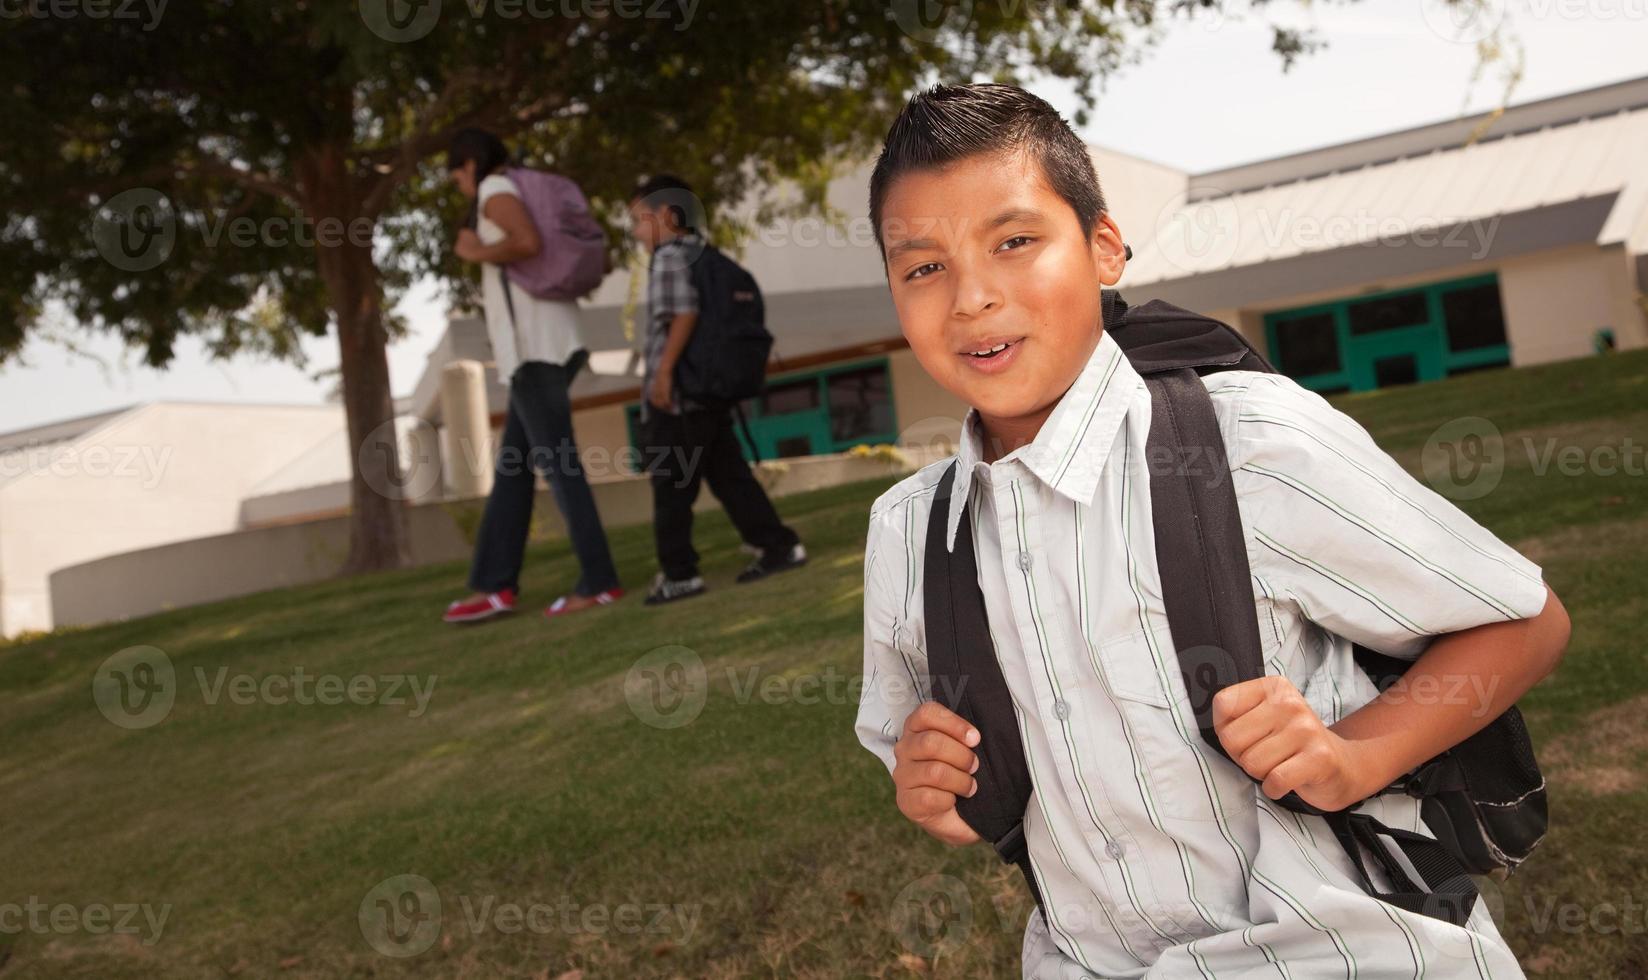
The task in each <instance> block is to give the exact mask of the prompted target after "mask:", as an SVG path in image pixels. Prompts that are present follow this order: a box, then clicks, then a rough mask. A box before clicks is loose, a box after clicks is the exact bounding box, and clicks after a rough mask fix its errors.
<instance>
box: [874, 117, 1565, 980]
mask: <svg viewBox="0 0 1648 980" xmlns="http://www.w3.org/2000/svg"><path fill="white" fill-rule="evenodd" d="M870 216H871V221H872V225H873V226H874V228H875V230H876V234H877V239H878V243H879V244H880V246H881V248H882V254H883V257H884V260H885V264H886V272H887V278H888V283H889V286H890V289H891V291H892V298H893V302H894V306H895V308H896V309H897V311H898V315H899V321H900V325H901V327H902V329H903V332H904V335H905V337H906V339H907V340H908V341H909V344H910V347H911V349H912V351H913V352H914V353H915V355H916V357H917V359H918V360H919V361H920V362H921V364H922V366H923V367H924V368H925V369H926V370H927V371H928V373H929V374H931V375H932V376H933V378H934V379H935V380H936V381H938V383H939V384H940V385H942V386H943V387H944V388H946V389H947V390H949V391H951V392H952V393H954V394H955V395H957V396H958V397H960V398H962V399H963V400H964V401H966V402H967V403H968V404H969V405H970V406H971V409H970V410H969V412H968V414H967V418H966V420H965V421H964V423H963V427H962V438H961V446H960V449H959V451H958V454H957V457H956V458H955V459H953V460H942V461H939V462H937V463H934V464H931V465H929V466H927V467H925V468H923V469H922V470H921V471H919V472H918V473H916V474H914V475H912V476H911V477H909V478H907V479H905V480H904V481H902V482H900V483H899V484H898V485H896V486H894V487H893V488H892V489H891V490H889V491H888V492H887V493H886V494H884V495H882V497H881V498H880V499H879V500H877V501H876V503H875V505H874V507H873V508H872V510H871V515H870V525H869V532H868V539H867V542H866V549H865V588H864V673H865V682H866V683H865V688H864V696H863V699H862V701H861V703H860V707H859V713H858V719H857V726H856V731H857V734H858V737H859V740H860V741H861V742H862V743H863V744H864V745H865V747H866V748H868V749H870V751H872V752H873V753H875V754H876V756H877V757H878V758H879V759H880V760H881V761H882V762H883V764H884V765H886V767H887V768H888V770H889V771H890V773H891V775H892V779H893V784H894V789H895V797H896V802H897V805H898V807H899V810H900V811H901V812H902V813H903V814H904V815H905V816H906V817H907V818H909V819H910V820H911V821H912V822H914V823H915V824H917V825H918V826H920V827H921V828H922V829H923V830H925V831H927V832H928V833H929V834H931V835H933V836H935V837H937V838H939V839H940V840H943V841H945V842H947V843H950V844H955V845H961V844H968V843H974V842H977V841H979V840H980V839H987V840H989V842H990V843H992V844H993V845H995V846H996V848H997V850H998V851H999V852H1000V853H1001V855H1002V856H1003V857H1004V858H1006V859H1008V860H1012V861H1014V862H1015V863H1018V864H1019V866H1020V867H1021V868H1022V869H1024V871H1025V873H1026V877H1027V879H1028V883H1029V886H1030V890H1031V893H1032V895H1033V896H1034V898H1035V899H1036V903H1037V910H1036V911H1035V912H1034V913H1033V914H1032V916H1031V919H1030V922H1029V925H1028V927H1027V928H1026V931H1025V936H1024V946H1023V973H1024V975H1025V976H1026V977H1036V978H1072V980H1073V978H1076V977H1094V976H1098V977H1139V976H1149V977H1164V978H1166V977H1171V978H1178V977H1191V976H1202V977H1235V976H1243V977H1246V976H1281V977H1298V978H1305V977H1374V976H1378V977H1397V976H1402V977H1419V976H1421V975H1424V976H1430V977H1478V976H1481V977H1487V976H1493V977H1507V976H1520V975H1521V971H1520V969H1519V968H1518V966H1517V963H1516V960H1515V958H1514V956H1513V955H1512V954H1511V952H1510V950H1509V949H1508V948H1507V946H1506V945H1505V943H1504V941H1503V939H1501V937H1500V936H1499V934H1498V931H1497V930H1496V928H1495V926H1494V924H1493V921H1492V919H1491V917H1490V915H1489V910H1488V909H1487V908H1486V907H1485V903H1482V902H1472V901H1471V900H1472V899H1474V898H1475V893H1474V891H1472V890H1470V889H1471V885H1470V880H1469V878H1468V877H1465V875H1464V874H1463V872H1462V871H1459V870H1458V868H1459V866H1460V863H1461V862H1460V861H1459V860H1458V858H1457V857H1455V856H1454V855H1459V854H1464V855H1467V856H1468V855H1469V854H1470V853H1471V851H1472V848H1471V847H1469V846H1467V845H1468V844H1469V841H1467V840H1465V839H1464V838H1465V837H1468V836H1469V832H1475V833H1476V835H1477V839H1478V840H1479V841H1480V840H1481V839H1482V838H1483V837H1484V836H1486V837H1487V838H1489V839H1492V840H1494V841H1495V842H1496V843H1498V844H1502V845H1504V846H1506V847H1509V848H1510V849H1512V850H1515V851H1516V852H1517V853H1516V854H1510V855H1506V854H1500V853H1498V852H1495V854H1496V856H1497V857H1498V859H1499V860H1497V862H1489V863H1494V864H1495V866H1497V867H1501V868H1508V867H1513V866H1514V863H1515V860H1516V859H1517V858H1518V857H1520V856H1523V855H1525V854H1526V852H1527V850H1528V849H1530V848H1531V847H1532V845H1533V843H1536V842H1537V834H1535V835H1534V836H1532V837H1531V838H1530V837H1528V836H1527V835H1523V836H1522V837H1520V838H1518V837H1517V833H1516V832H1517V831H1519V830H1523V829H1526V828H1525V827H1524V826H1522V825H1520V824H1518V825H1516V826H1512V827H1509V828H1507V827H1504V826H1500V825H1499V823H1498V820H1499V817H1498V815H1495V816H1492V817H1485V818H1483V823H1484V826H1475V825H1474V824H1476V823H1477V821H1475V820H1469V821H1464V820H1462V821H1461V822H1459V823H1457V824H1453V825H1452V826H1454V827H1456V828H1459V829H1460V830H1461V832H1462V836H1461V839H1460V840H1458V841H1454V842H1449V844H1448V846H1443V844H1442V843H1439V841H1438V839H1437V835H1436V833H1435V831H1434V828H1433V821H1434V823H1435V824H1436V825H1443V826H1448V824H1447V822H1446V821H1445V820H1443V819H1441V817H1440V816H1439V815H1438V814H1437V813H1436V812H1435V808H1434V807H1432V806H1431V804H1432V803H1433V802H1435V801H1437V800H1439V799H1441V798H1442V796H1441V795H1439V794H1441V793H1443V792H1452V793H1453V796H1451V797H1449V799H1456V798H1463V797H1465V796H1468V795H1469V794H1467V793H1465V792H1464V790H1462V789H1460V788H1458V787H1453V788H1452V789H1450V788H1449V787H1446V786H1442V785H1439V784H1440V783H1443V782H1446V780H1440V779H1436V778H1432V777H1433V776H1434V774H1435V773H1436V772H1438V771H1441V770H1438V769H1434V768H1422V767H1425V766H1427V764H1429V763H1430V762H1431V760H1434V759H1438V758H1439V757H1445V756H1446V755H1447V753H1449V752H1450V750H1455V747H1456V746H1457V747H1458V748H1459V750H1463V748H1464V745H1463V744H1462V743H1467V742H1468V741H1469V740H1471V739H1476V738H1481V737H1483V736H1484V735H1485V734H1486V733H1488V732H1489V731H1490V730H1493V729H1495V726H1499V725H1501V724H1502V723H1505V722H1506V719H1509V718H1511V717H1512V716H1513V715H1514V709H1512V705H1513V704H1514V702H1515V701H1516V700H1517V698H1519V697H1520V696H1521V695H1522V694H1523V693H1524V692H1526V691H1527V690H1528V689H1529V688H1531V687H1532V686H1533V685H1534V684H1535V683H1536V682H1537V681H1538V680H1539V679H1540V678H1542V677H1544V676H1545V675H1546V674H1547V673H1549V672H1550V671H1551V670H1552V669H1553V668H1554V667H1555V665H1556V663H1557V662H1558V661H1559V660H1560V658H1561V655H1562V652H1563V650H1564V648H1565V646H1566V644H1567V638H1568V631H1569V623H1568V619H1567V615H1566V613H1565V611H1564V610H1563V608H1562V604H1561V602H1560V601H1559V600H1558V599H1557V598H1556V596H1555V595H1554V594H1553V593H1552V592H1551V591H1550V590H1549V588H1548V587H1547V586H1546V585H1545V583H1544V582H1543V581H1542V579H1541V576H1540V570H1539V568H1538V566H1536V565H1535V564H1533V563H1532V562H1530V561H1528V560H1527V559H1526V558H1524V557H1523V556H1521V555H1520V554H1518V553H1517V552H1516V551H1514V550H1512V549H1511V548H1509V547H1507V546H1506V545H1505V544H1503V543H1502V542H1500V541H1499V540H1497V539H1496V538H1495V537H1494V536H1493V535H1492V534H1491V533H1489V532H1488V531H1487V530H1485V529H1484V528H1482V527H1481V526H1479V525H1478V524H1476V523H1475V522H1473V521H1472V520H1471V519H1470V518H1468V517H1467V516H1466V515H1464V514H1463V513H1462V512H1460V511H1459V510H1458V509H1457V508H1456V507H1454V506H1453V505H1452V504H1450V503H1449V502H1448V501H1446V500H1444V499H1443V498H1441V497H1440V496H1439V495H1437V494H1436V493H1434V492H1432V491H1431V490H1429V489H1428V488H1426V487H1425V486H1423V485H1422V484H1420V483H1418V482H1417V481H1416V480H1414V479H1413V478H1412V477H1411V476H1410V475H1409V474H1408V473H1407V472H1406V471H1404V470H1403V469H1402V468H1401V467H1400V466H1399V465H1397V464H1396V463H1395V461H1393V460H1392V459H1391V458H1390V457H1389V456H1388V455H1387V454H1385V453H1384V452H1382V451H1381V450H1380V449H1379V448H1378V446H1377V445H1375V444H1374V442H1373V441H1372V439H1371V438H1370V437H1369V436H1368V434H1367V433H1366V432H1365V431H1364V430H1363V429H1362V428H1361V427H1360V426H1359V425H1357V424H1356V422H1354V421H1353V420H1351V419H1350V418H1349V417H1348V416H1345V415H1344V414H1342V413H1340V412H1338V411H1337V410H1335V409H1334V408H1332V407H1331V406H1330V405H1328V404H1327V402H1326V401H1324V400H1323V399H1322V398H1321V397H1320V396H1318V395H1316V394H1314V393H1313V392H1310V391H1308V390H1306V389H1304V388H1302V387H1301V386H1299V385H1298V384H1297V383H1295V382H1293V381H1292V380H1291V379H1288V378H1286V377H1284V376H1281V375H1278V374H1274V373H1269V371H1268V368H1269V366H1268V365H1267V364H1265V363H1264V362H1263V359H1262V358H1259V357H1258V356H1257V355H1256V354H1254V353H1253V352H1252V351H1251V350H1250V349H1247V348H1246V344H1245V342H1243V341H1240V339H1239V338H1236V337H1235V335H1234V334H1233V333H1232V332H1231V331H1229V330H1228V328H1225V327H1223V326H1222V325H1220V324H1217V323H1216V322H1214V321H1210V320H1207V319H1206V318H1202V317H1198V316H1196V315H1195V314H1192V313H1189V312H1188V311H1183V310H1177V309H1176V308H1173V307H1169V306H1167V305H1166V304H1161V303H1150V304H1145V305H1144V306H1141V307H1139V308H1137V309H1135V310H1129V309H1128V308H1127V306H1126V304H1125V303H1123V302H1122V301H1121V299H1120V297H1119V296H1117V295H1116V294H1115V293H1114V292H1112V291H1110V290H1107V289H1104V288H1103V287H1105V286H1109V285H1113V284H1114V283H1116V282H1117V280H1118V279H1120V277H1121V275H1122V272H1123V269H1124V268H1125V264H1126V260H1127V257H1128V256H1129V254H1130V251H1129V249H1128V247H1127V246H1126V245H1124V244H1123V242H1122V239H1121V233H1120V231H1119V230H1118V228H1117V227H1116V224H1115V222H1114V221H1113V220H1112V219H1111V217H1110V216H1109V215H1108V214H1107V212H1106V208H1105V203H1104V199H1103V196H1102V193H1101V191H1100V188H1099V184H1098V180H1097V177H1096V175H1095V174H1094V172H1093V166H1092V161H1091V158H1090V157H1089V155H1088V153H1087V149H1086V147H1085V146H1084V145H1083V144H1082V142H1081V140H1080V139H1079V138H1078V137H1077V136H1076V135H1075V134H1074V133H1073V132H1072V131H1071V130H1070V128H1069V127H1068V125H1067V124H1066V123H1065V122H1064V120H1063V119H1061V118H1060V117H1059V115H1058V113H1057V112H1056V111H1055V110H1053V108H1052V107H1051V106H1049V105H1048V104H1047V103H1046V102H1044V101H1043V100H1041V99H1039V98H1036V97H1035V96H1033V95H1031V94H1029V93H1028V92H1025V91H1023V90H1022V89H1019V88H1015V87H1012V86H1002V85H969V86H959V87H944V86H941V87H937V88H934V89H932V90H930V91H927V92H924V93H921V94H919V95H918V96H916V97H915V98H914V99H912V100H911V101H910V103H909V105H908V106H907V107H906V108H905V109H904V111H903V112H902V113H901V114H900V116H899V117H898V119H897V120H896V121H895V122H894V124H893V126H892V128H891V129H890V131H889V133H888V135H887V140H886V144H885V146H884V148H883V150H882V154H881V157H880V159H879V161H878V162H877V165H876V168H875V171H874V174H873V176H872V178H871V187H870ZM1112 331H1116V332H1117V334H1118V335H1119V336H1121V337H1123V338H1124V340H1125V342H1126V343H1125V349H1124V344H1123V343H1120V342H1118V340H1117V337H1116V336H1113V335H1112ZM1141 331H1144V332H1145V333H1143V334H1141V333H1140V332H1141ZM1156 338H1161V339H1162V340H1163V341H1167V340H1171V341H1172V342H1171V343H1168V342H1160V343H1147V342H1146V341H1147V340H1150V339H1156ZM1232 342H1234V344H1235V346H1234V347H1232V346H1231V343H1232ZM1136 364H1137V365H1138V366H1137V367H1136V366H1135V365H1136ZM1192 368H1193V369H1194V370H1192ZM1162 446H1170V447H1174V448H1176V449H1177V450H1178V451H1177V452H1176V453H1173V454H1168V455H1167V456H1166V457H1165V458H1164V457H1163V455H1162V454H1160V453H1156V452H1152V450H1154V449H1158V448H1160V447H1162ZM1210 460H1211V465H1210V464H1209V461H1210ZM1220 500H1224V501H1226V502H1227V503H1229V505H1230V506H1229V510H1227V511H1221V510H1220V509H1219V506H1220V504H1219V502H1220ZM958 569H959V570H962V571H961V573H959V574H957V573H956V572H957V570H958ZM1187 581H1188V586H1189V587H1187ZM1249 590H1251V596H1252V598H1251V601H1248V599H1247V598H1246V594H1247V592H1248V591H1249ZM1238 600H1239V601H1238ZM958 663H959V664H960V667H959V668H958ZM1375 663H1386V664H1389V663H1396V664H1398V665H1399V668H1400V669H1398V670H1397V671H1396V673H1398V674H1400V679H1398V680H1397V681H1396V682H1395V683H1394V684H1393V685H1392V686H1390V687H1389V688H1387V689H1385V690H1384V691H1383V692H1381V690H1380V688H1379V687H1378V686H1376V684H1375V683H1374V674H1373V673H1370V671H1372V670H1373V668H1372V667H1370V666H1369V665H1371V664H1375ZM992 674H993V676H992ZM1202 695H1208V700H1210V703H1208V704H1203V703H1199V702H1200V701H1201V700H1202V697H1201V696H1202ZM935 699H937V700H935ZM941 702H945V703H941ZM947 705H948V706H947ZM984 718H988V719H991V721H992V723H991V724H988V725H986V724H984V723H983V722H980V721H977V719H984ZM1003 719H1005V721H1004V720H1003ZM1512 727H1513V728H1516V732H1520V731H1521V730H1520V728H1519V727H1516V726H1514V725H1513V726H1512ZM1511 741H1513V742H1514V741H1515V739H1514V738H1512V739H1511ZM1522 745H1523V747H1524V748H1525V735H1523V736H1522ZM1531 766H1532V763H1531V759H1529V760H1528V762H1527V767H1528V768H1530V769H1531ZM1415 770H1418V771H1419V772H1420V773H1421V774H1424V775H1423V778H1419V777H1416V778H1415V779H1414V780H1410V781H1409V782H1408V784H1407V786H1408V788H1409V790H1410V793H1411V795H1410V793H1389V792H1387V788H1389V787H1391V786H1392V785H1393V784H1398V783H1400V782H1402V781H1403V779H1404V777H1405V775H1406V774H1408V773H1410V772H1413V771H1415ZM1489 775H1499V774H1497V773H1490V774H1489ZM1534 775H1535V776H1537V773H1534ZM1473 778H1474V774H1473ZM1467 788H1468V789H1470V790H1472V791H1473V792H1477V790H1478V787H1475V786H1471V787H1467ZM1477 795H1481V794H1480V792H1478V793H1477ZM1522 796H1525V797H1528V798H1529V799H1534V798H1536V797H1537V801H1538V804H1539V807H1538V812H1537V813H1524V812H1523V811H1522V810H1520V809H1519V807H1523V806H1525V805H1526V804H1527V802H1528V801H1527V800H1525V799H1522V798H1521V797H1522ZM1421 797H1424V802H1423V803H1422V802H1421V799H1420V798H1421ZM974 801H978V803H979V804H980V805H977V806H975V805H973V804H974ZM1503 805H1504V806H1505V807H1506V808H1508V810H1509V811H1510V812H1512V813H1513V814H1517V815H1519V816H1522V817H1526V822H1527V823H1528V824H1533V825H1537V826H1539V827H1542V826H1543V816H1544V815H1543V789H1542V785H1541V786H1537V787H1533V788H1530V789H1529V790H1528V791H1527V792H1526V793H1524V794H1521V796H1519V797H1518V798H1516V799H1510V800H1505V801H1503ZM1513 823H1514V821H1513ZM1486 824H1493V826H1486ZM1513 838H1515V840H1514V842H1513ZM1507 842H1511V843H1507ZM1450 861H1453V862H1455V863H1453V864H1450V863H1449V862H1450ZM1450 869H1453V870H1450ZM1468 870H1478V868H1476V867H1470V868H1468Z"/></svg>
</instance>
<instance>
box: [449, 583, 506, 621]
mask: <svg viewBox="0 0 1648 980" xmlns="http://www.w3.org/2000/svg"><path fill="white" fill-rule="evenodd" d="M514 611H515V590H513V589H500V590H498V591H497V592H490V593H488V594H487V595H486V596H485V597H484V598H481V599H470V600H468V601H465V600H463V599H459V600H458V601H456V602H454V603H452V605H450V606H447V607H446V615H444V616H442V617H441V619H442V620H443V621H445V622H448V623H478V622H480V621H481V620H483V619H491V618H492V617H493V616H502V615H503V614H504V613H512V612H514Z"/></svg>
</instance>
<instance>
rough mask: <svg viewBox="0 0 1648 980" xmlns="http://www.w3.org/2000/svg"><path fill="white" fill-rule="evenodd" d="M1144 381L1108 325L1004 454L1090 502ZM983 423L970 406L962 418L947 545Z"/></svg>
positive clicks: (965, 495)
mask: <svg viewBox="0 0 1648 980" xmlns="http://www.w3.org/2000/svg"><path fill="white" fill-rule="evenodd" d="M1143 383H1144V381H1143V379H1142V378H1140V377H1139V373H1138V372H1137V371H1135V370H1134V369H1133V365H1132V364H1130V363H1128V360H1127V356H1126V355H1125V354H1123V353H1122V349H1121V345H1119V344H1117V343H1116V341H1115V340H1114V339H1113V338H1112V337H1111V336H1110V331H1109V330H1106V331H1104V333H1103V334H1101V335H1100V337H1099V343H1098V346H1097V347H1095V348H1094V349H1093V354H1092V356H1091V357H1089V358H1088V359H1087V365H1086V366H1085V367H1084V368H1082V372H1081V374H1079V375H1077V377H1076V382H1075V384H1072V385H1071V386H1070V390H1069V391H1066V392H1065V393H1064V396H1063V397H1061V398H1060V399H1059V403H1058V404H1057V405H1055V406H1054V407H1053V412H1052V414H1051V415H1049V416H1048V417H1047V421H1046V422H1044V423H1042V427H1041V431H1039V432H1037V433H1036V438H1035V439H1034V440H1033V441H1031V443H1030V444H1029V445H1027V446H1021V447H1019V448H1018V449H1015V450H1014V451H1012V452H1011V453H1008V454H1007V455H1006V456H1003V457H1002V460H1003V461H1005V460H1009V459H1017V460H1020V461H1021V462H1023V463H1024V465H1025V467H1027V468H1028V469H1029V470H1030V472H1031V473H1034V474H1035V475H1036V477H1037V478H1038V479H1040V480H1041V481H1042V482H1044V483H1046V484H1047V485H1048V486H1050V487H1052V488H1053V490H1054V491H1056V492H1057V493H1059V494H1061V495H1063V496H1065V497H1068V498H1069V499H1070V500H1072V501H1075V502H1076V503H1079V504H1090V503H1092V502H1093V494H1094V492H1095V491H1096V490H1097V489H1098V485H1099V476H1100V474H1102V473H1103V472H1104V466H1105V462H1106V461H1107V460H1108V458H1109V456H1110V447H1111V446H1112V445H1114V444H1115V441H1116V430H1117V429H1119V428H1120V427H1121V424H1122V419H1123V418H1124V417H1125V416H1126V415H1127V408H1128V406H1129V405H1130V404H1132V401H1133V394H1134V392H1135V391H1136V390H1137V389H1138V387H1139V386H1140V385H1142V384H1143ZM983 435H984V433H983V428H982V424H981V422H980V420H979V414H978V409H976V408H969V409H968V410H967V417H966V418H965V419H963V420H962V423H961V446H960V447H959V449H958V450H957V453H956V461H957V462H956V477H955V484H954V485H953V486H952V487H951V488H950V513H949V515H948V516H949V523H948V526H947V528H946V532H947V537H946V538H945V546H946V547H948V548H950V549H952V550H953V549H954V548H955V544H956V528H957V527H959V526H960V524H961V512H962V509H963V508H964V507H965V506H966V505H967V501H968V499H969V497H970V495H971V492H972V488H973V470H974V469H975V468H976V467H977V465H978V464H979V462H981V461H982V458H983V456H982V448H983V445H984V441H983Z"/></svg>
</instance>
